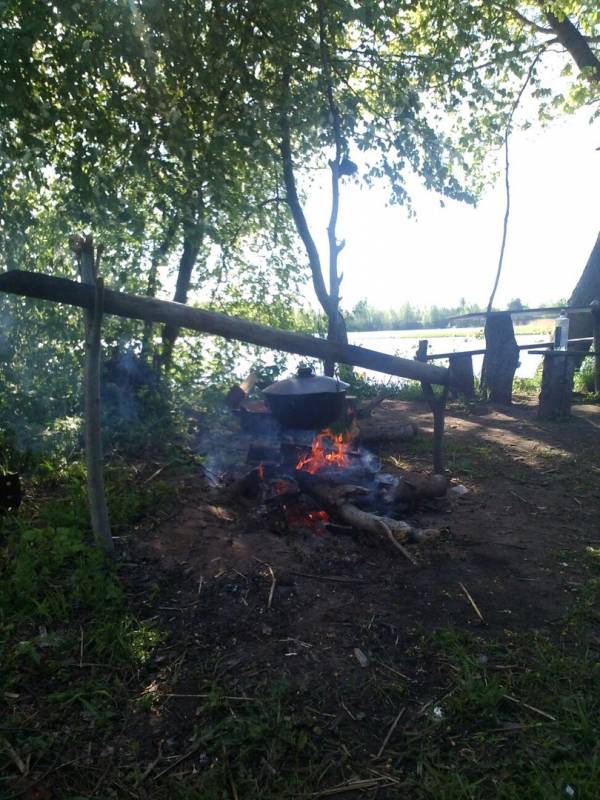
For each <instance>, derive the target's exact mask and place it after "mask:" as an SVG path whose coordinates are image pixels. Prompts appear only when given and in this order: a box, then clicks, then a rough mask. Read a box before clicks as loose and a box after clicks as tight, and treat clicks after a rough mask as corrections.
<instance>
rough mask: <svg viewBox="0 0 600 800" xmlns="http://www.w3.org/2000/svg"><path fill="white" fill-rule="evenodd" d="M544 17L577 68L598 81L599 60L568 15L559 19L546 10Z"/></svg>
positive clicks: (599, 74) (599, 76)
mask: <svg viewBox="0 0 600 800" xmlns="http://www.w3.org/2000/svg"><path fill="white" fill-rule="evenodd" d="M545 14H546V19H547V20H548V22H549V24H550V27H551V28H552V30H553V31H554V33H555V34H556V38H557V39H558V41H559V42H560V43H561V44H562V46H563V47H564V48H565V50H568V52H569V53H570V54H571V57H572V58H573V61H574V62H575V63H576V64H577V66H578V67H579V69H580V70H581V71H582V72H584V74H585V75H586V77H588V78H589V80H591V81H600V61H599V60H598V58H597V57H596V55H595V54H594V51H593V50H592V48H591V47H590V45H589V42H588V40H587V39H586V37H585V36H584V35H583V34H582V33H581V31H580V30H579V29H578V28H577V27H576V26H575V25H574V24H573V23H572V22H571V20H570V19H569V18H568V17H564V19H559V18H558V17H556V16H555V15H554V14H553V13H552V12H551V11H546V12H545Z"/></svg>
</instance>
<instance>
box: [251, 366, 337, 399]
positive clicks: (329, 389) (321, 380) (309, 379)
mask: <svg viewBox="0 0 600 800" xmlns="http://www.w3.org/2000/svg"><path fill="white" fill-rule="evenodd" d="M349 385H350V384H348V383H344V381H339V380H338V379H337V378H328V377H327V376H326V375H315V373H314V372H313V370H312V367H300V368H299V369H298V372H297V373H296V375H295V376H294V377H293V378H287V379H286V380H283V381H277V383H272V384H271V385H270V386H267V388H266V389H264V390H263V391H264V393H265V394H271V395H283V396H286V395H287V396H298V395H303V394H337V393H338V392H345V391H346V389H347V388H348V387H349Z"/></svg>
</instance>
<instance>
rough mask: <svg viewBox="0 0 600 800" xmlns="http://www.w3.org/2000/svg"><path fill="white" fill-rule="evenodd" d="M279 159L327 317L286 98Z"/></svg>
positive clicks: (326, 297) (325, 295)
mask: <svg viewBox="0 0 600 800" xmlns="http://www.w3.org/2000/svg"><path fill="white" fill-rule="evenodd" d="M288 85H289V75H284V90H285V92H286V95H287V93H288ZM281 157H282V160H283V181H284V183H285V191H286V200H287V204H288V206H289V208H290V211H291V214H292V219H293V220H294V224H295V225H296V229H297V231H298V233H299V234H300V238H301V239H302V243H303V244H304V249H305V250H306V254H307V256H308V263H309V266H310V271H311V275H312V282H313V286H314V289H315V293H316V295H317V299H318V300H319V303H320V304H321V306H322V307H323V310H324V311H325V313H326V314H327V315H328V316H329V312H330V308H331V304H330V299H329V295H328V293H327V288H326V287H325V281H324V280H323V271H322V269H321V259H320V257H319V251H318V250H317V246H316V244H315V240H314V239H313V237H312V234H311V232H310V229H309V227H308V223H307V221H306V217H305V216H304V211H303V210H302V205H301V203H300V199H299V197H298V189H297V187H296V177H295V175H294V163H293V161H292V145H291V136H290V121H289V117H288V113H287V97H286V98H285V100H284V108H282V111H281Z"/></svg>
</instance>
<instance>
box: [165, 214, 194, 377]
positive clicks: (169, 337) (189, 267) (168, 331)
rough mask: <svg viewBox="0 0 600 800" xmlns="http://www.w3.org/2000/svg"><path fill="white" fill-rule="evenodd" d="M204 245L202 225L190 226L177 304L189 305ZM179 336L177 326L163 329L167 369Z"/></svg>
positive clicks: (176, 298) (182, 258)
mask: <svg viewBox="0 0 600 800" xmlns="http://www.w3.org/2000/svg"><path fill="white" fill-rule="evenodd" d="M201 244H202V228H201V225H200V223H196V224H194V225H193V226H190V227H189V228H188V229H187V230H186V233H185V235H184V237H183V252H182V253H181V258H180V259H179V270H178V272H177V283H176V285H175V295H174V296H173V300H174V302H175V303H183V304H185V303H187V299H188V292H189V290H190V283H191V280H192V272H193V270H194V266H195V264H196V259H197V258H198V251H199V250H200V245H201ZM178 336H179V328H178V327H177V326H176V325H165V327H164V329H163V354H162V362H163V366H164V368H165V369H167V370H168V369H169V367H170V366H171V361H172V358H173V347H174V345H175V342H176V340H177V337H178Z"/></svg>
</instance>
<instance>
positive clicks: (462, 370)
mask: <svg viewBox="0 0 600 800" xmlns="http://www.w3.org/2000/svg"><path fill="white" fill-rule="evenodd" d="M450 372H451V374H452V379H453V382H454V386H453V388H452V396H453V397H456V396H457V395H458V394H459V393H460V392H462V394H464V395H465V397H467V398H468V399H469V400H472V399H473V398H474V397H475V375H474V373H473V356H471V355H469V354H468V353H454V354H453V355H451V356H450Z"/></svg>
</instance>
